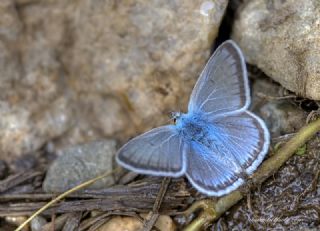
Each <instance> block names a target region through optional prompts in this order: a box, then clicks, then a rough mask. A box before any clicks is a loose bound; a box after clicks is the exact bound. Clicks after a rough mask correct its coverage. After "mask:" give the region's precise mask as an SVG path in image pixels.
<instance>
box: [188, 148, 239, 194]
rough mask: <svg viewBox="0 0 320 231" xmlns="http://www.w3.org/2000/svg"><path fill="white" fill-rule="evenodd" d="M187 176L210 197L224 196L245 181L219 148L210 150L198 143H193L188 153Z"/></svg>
mask: <svg viewBox="0 0 320 231" xmlns="http://www.w3.org/2000/svg"><path fill="white" fill-rule="evenodd" d="M186 156H187V170H186V176H187V178H188V179H189V181H190V182H191V184H192V185H193V186H194V187H195V188H196V189H197V190H198V191H200V192H202V193H204V194H206V195H209V196H222V195H224V194H227V193H229V192H231V191H233V190H235V189H236V188H238V187H239V186H240V185H241V184H242V183H243V182H244V181H243V179H242V178H241V177H240V172H239V170H238V171H236V170H235V169H237V168H234V165H233V164H232V163H231V162H230V161H228V160H227V161H225V159H224V158H223V153H221V150H219V148H217V149H208V148H206V147H204V146H201V145H199V144H198V143H192V144H190V145H189V148H188V149H187V152H186Z"/></svg>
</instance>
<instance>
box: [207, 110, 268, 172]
mask: <svg viewBox="0 0 320 231" xmlns="http://www.w3.org/2000/svg"><path fill="white" fill-rule="evenodd" d="M210 123H212V124H214V126H215V127H216V128H217V129H218V130H219V134H217V135H218V136H219V140H220V142H222V143H223V144H224V146H225V147H227V149H228V153H227V155H232V156H233V157H234V158H235V160H236V161H237V162H238V164H239V165H240V166H241V168H242V169H244V170H245V172H246V173H247V174H251V173H252V172H253V171H254V170H255V169H256V168H257V167H258V165H259V164H260V163H261V162H262V160H263V158H264V157H265V155H266V153H267V151H268V147H269V143H270V135H269V132H268V129H267V127H266V125H265V124H264V122H263V121H262V120H261V119H260V118H259V117H257V116H256V115H254V114H253V113H251V112H249V111H243V112H239V113H235V114H233V115H228V116H217V117H214V118H213V119H212V120H211V121H210Z"/></svg>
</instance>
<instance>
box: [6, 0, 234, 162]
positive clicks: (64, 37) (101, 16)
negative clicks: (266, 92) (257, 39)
mask: <svg viewBox="0 0 320 231" xmlns="http://www.w3.org/2000/svg"><path fill="white" fill-rule="evenodd" d="M206 2H207V3H206V4H203V3H204V1H203V0H196V1H180V0H174V1H172V0H165V1H160V0H151V1H150V0H142V1H121V2H119V1H87V0H79V1H64V0H57V1H52V0H44V1H34V0H1V1H0V50H1V52H0V118H1V121H0V154H1V156H0V158H1V159H3V158H5V159H8V158H9V159H10V158H15V157H16V156H18V155H21V154H22V153H30V152H33V151H34V150H37V149H39V148H40V147H42V146H43V145H44V144H46V143H47V142H48V141H50V140H53V141H52V143H53V144H54V147H55V148H56V149H59V148H61V147H65V146H67V145H70V144H77V143H82V142H87V141H90V140H95V139H99V138H102V137H115V138H119V139H122V140H127V139H128V138H129V137H132V136H133V135H135V134H136V133H138V132H141V131H144V130H146V129H148V128H150V127H153V126H156V125H159V124H161V123H163V122H166V121H167V118H166V115H167V112H168V111H171V110H174V109H176V110H178V109H180V108H181V109H184V108H186V107H185V106H186V103H187V100H188V97H189V94H190V91H191V89H192V87H193V85H194V83H195V81H196V80H197V77H198V75H199V72H200V71H201V69H202V68H203V65H204V63H205V61H206V59H207V58H208V56H209V51H210V46H211V44H212V42H213V41H214V39H215V38H216V36H217V32H218V28H219V26H220V22H221V19H222V17H223V14H224V12H225V9H226V6H227V2H228V1H227V0H216V1H206ZM58 104H61V105H58ZM155 118H156V119H155Z"/></svg>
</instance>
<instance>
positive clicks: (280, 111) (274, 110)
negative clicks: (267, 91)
mask: <svg viewBox="0 0 320 231" xmlns="http://www.w3.org/2000/svg"><path fill="white" fill-rule="evenodd" d="M260 115H261V117H262V118H263V120H264V121H265V122H266V124H267V126H268V128H269V131H270V132H271V134H272V136H273V137H277V136H280V135H285V134H290V133H294V132H297V131H299V129H300V128H301V127H303V126H304V125H305V124H306V113H305V112H304V111H303V110H302V109H300V108H298V107H297V106H294V105H292V104H291V103H290V102H287V101H281V100H278V101H271V102H268V103H267V104H265V105H264V106H263V107H262V108H260Z"/></svg>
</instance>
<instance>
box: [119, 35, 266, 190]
mask: <svg viewBox="0 0 320 231" xmlns="http://www.w3.org/2000/svg"><path fill="white" fill-rule="evenodd" d="M249 104H250V92H249V84H248V76H247V70H246V64H245V60H244V57H243V55H242V53H241V50H240V48H239V47H238V46H237V45H236V44H235V42H233V41H231V40H228V41H226V42H224V43H223V44H221V45H220V46H219V47H218V48H217V49H216V51H215V52H214V54H213V55H212V56H211V58H210V59H209V61H208V63H207V65H206V66H205V68H204V70H203V71H202V73H201V75H200V77H199V80H198V81H197V83H196V85H195V87H194V89H193V91H192V94H191V98H190V102H189V105H188V113H186V114H183V113H174V119H175V121H176V122H175V124H171V125H166V126H161V127H158V128H155V129H152V130H150V131H148V132H146V133H144V134H142V135H140V136H137V137H136V138H134V139H132V140H130V141H129V142H128V143H127V144H125V145H124V146H123V147H122V148H120V150H119V151H118V153H117V156H116V160H117V162H118V163H119V164H120V165H122V166H123V167H125V168H127V169H129V170H132V171H134V172H137V173H141V174H150V175H155V176H170V177H180V176H183V175H186V176H187V178H188V179H189V181H190V182H191V184H192V185H193V186H194V187H195V188H196V189H197V190H198V191H200V192H202V193H204V194H206V195H209V196H221V195H224V194H227V193H229V192H231V191H233V190H235V189H236V188H238V187H239V186H240V185H241V184H243V182H244V178H245V177H244V176H246V175H249V174H251V173H252V172H253V171H254V170H255V169H256V168H257V167H258V166H259V165H260V163H261V162H262V160H263V158H264V157H265V155H266V153H267V151H268V147H269V143H270V141H269V140H270V135H269V132H268V129H267V127H266V125H265V123H264V122H263V121H262V120H261V119H260V118H259V117H257V116H256V115H254V114H253V113H251V112H249V111H248V110H247V109H248V107H249Z"/></svg>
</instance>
